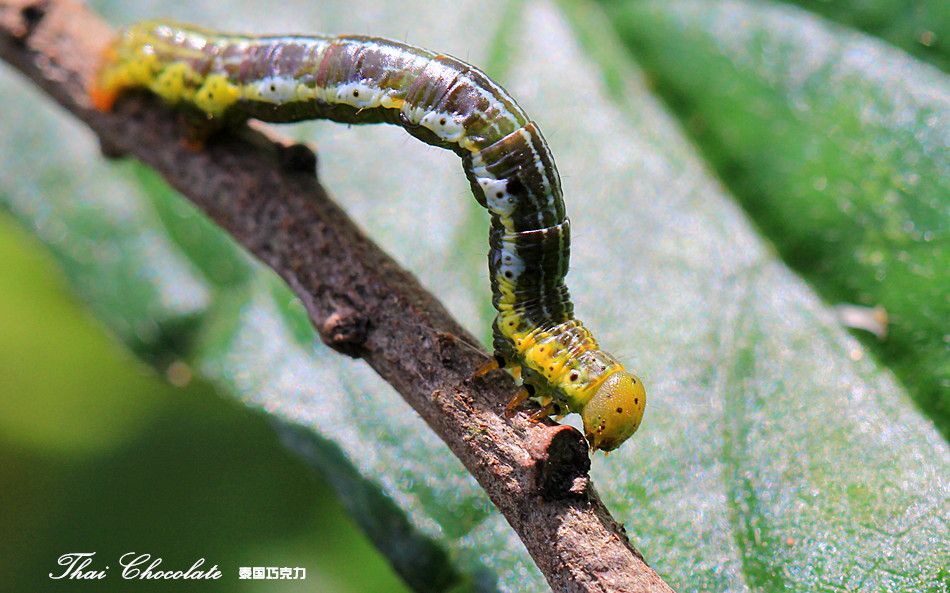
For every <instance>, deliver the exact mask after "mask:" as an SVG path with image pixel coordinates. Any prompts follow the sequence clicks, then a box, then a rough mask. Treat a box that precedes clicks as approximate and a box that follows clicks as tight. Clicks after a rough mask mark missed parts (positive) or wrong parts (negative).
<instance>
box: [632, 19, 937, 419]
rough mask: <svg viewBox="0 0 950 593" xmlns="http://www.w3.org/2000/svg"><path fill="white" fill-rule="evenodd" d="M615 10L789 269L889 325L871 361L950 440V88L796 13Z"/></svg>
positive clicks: (907, 61) (927, 72)
mask: <svg viewBox="0 0 950 593" xmlns="http://www.w3.org/2000/svg"><path fill="white" fill-rule="evenodd" d="M617 6H618V5H615V8H617ZM617 10H618V12H617V18H616V19H614V21H613V22H614V23H615V25H616V26H617V27H618V29H620V30H621V31H622V32H623V35H624V38H625V39H627V40H629V42H630V43H631V45H634V46H636V47H637V48H640V49H641V50H642V51H641V52H640V54H641V55H642V56H643V59H644V60H645V61H646V62H647V63H648V64H650V68H651V72H654V73H655V75H656V77H657V78H658V79H659V80H661V81H662V85H663V87H664V88H666V89H668V90H669V94H670V95H671V96H673V97H674V100H675V101H677V104H678V105H680V106H681V108H682V111H683V112H684V114H685V117H687V118H688V119H689V121H690V123H691V126H692V128H693V129H695V130H697V136H698V137H699V139H700V141H701V142H702V143H703V146H704V148H705V149H706V153H707V155H708V156H709V158H710V159H711V160H712V161H713V162H714V163H715V164H716V166H717V167H718V169H719V170H720V171H722V174H723V176H724V178H725V180H726V182H727V183H728V184H729V185H730V186H731V187H732V188H733V189H734V191H735V193H736V194H737V196H738V197H739V198H740V199H741V200H742V203H743V205H744V206H745V207H746V208H747V209H748V210H749V212H750V213H751V214H752V215H753V216H754V217H755V220H756V222H757V223H758V224H759V226H760V227H761V228H762V229H763V231H764V232H766V233H767V234H768V235H769V237H770V238H771V239H772V240H773V241H774V243H775V244H776V246H777V247H778V249H779V250H780V251H781V253H782V254H783V256H784V257H785V259H786V260H787V261H788V262H789V263H790V264H791V265H792V266H793V267H795V268H797V269H798V270H800V271H801V273H802V274H803V275H804V276H805V277H806V278H807V279H808V280H809V281H810V282H812V283H813V284H814V285H815V287H816V288H817V289H818V290H819V291H820V292H821V293H822V295H823V296H824V297H825V298H826V299H827V300H828V301H830V302H833V303H834V302H844V303H857V304H860V305H863V306H865V307H878V306H879V307H882V308H883V309H884V310H885V311H886V312H887V315H888V317H889V319H890V324H889V328H888V332H887V336H886V340H883V341H871V340H868V343H869V345H870V347H871V348H872V349H873V350H874V351H875V353H876V354H877V355H879V356H880V357H881V359H882V360H883V361H884V362H885V363H886V364H887V365H888V366H889V367H890V368H891V369H892V370H894V371H895V372H896V373H897V374H898V375H899V376H900V378H901V380H902V381H904V382H905V383H906V384H907V385H908V386H909V387H910V389H911V390H912V393H913V394H914V396H915V397H916V399H917V400H918V401H919V403H920V405H921V407H923V408H924V409H925V410H926V411H927V412H928V413H929V414H931V415H932V417H933V419H934V420H935V421H936V422H937V424H938V426H940V427H941V429H942V431H943V433H944V435H945V436H946V435H950V333H948V322H950V176H948V172H950V158H948V152H947V149H946V147H947V146H948V144H950V117H948V115H947V114H948V113H950V79H948V77H947V75H946V74H945V73H943V72H940V71H937V70H935V69H933V68H931V67H929V66H927V65H925V64H922V63H920V62H917V61H915V60H914V59H912V58H910V57H909V56H907V55H904V54H903V53H902V52H900V51H897V50H895V49H894V48H892V47H889V46H887V45H886V44H883V43H881V42H880V41H876V40H874V39H871V38H868V37H866V36H863V35H860V34H857V33H855V32H853V31H848V30H846V29H843V28H841V27H840V26H836V25H833V24H831V23H828V22H825V21H823V20H821V19H818V18H815V17H814V16H812V15H809V14H807V13H804V12H802V11H799V10H796V9H794V8H789V7H782V6H771V7H770V6H769V5H767V4H745V3H739V2H736V3H719V4H717V5H715V6H713V5H710V4H703V3H686V2H681V3H659V2H656V3H652V2H646V3H642V2H630V3H627V4H625V5H624V7H623V8H618V9H617ZM659 32H662V33H661V34H660V33H659Z"/></svg>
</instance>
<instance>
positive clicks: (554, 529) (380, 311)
mask: <svg viewBox="0 0 950 593" xmlns="http://www.w3.org/2000/svg"><path fill="white" fill-rule="evenodd" d="M111 36H112V32H111V31H110V30H109V28H108V27H107V26H106V25H105V24H103V23H102V22H101V21H100V20H99V19H98V18H97V17H96V16H95V15H93V14H92V13H90V12H89V11H88V10H87V9H86V8H85V7H83V6H81V5H77V4H75V3H73V2H69V1H67V0H0V55H2V57H3V58H4V59H6V60H7V61H8V62H10V63H11V64H13V65H14V66H16V67H17V68H18V69H20V70H21V71H22V72H23V73H24V74H26V76H28V77H29V78H30V79H31V80H33V82H35V83H36V84H37V85H39V86H40V87H42V88H43V89H44V90H45V91H46V92H47V93H49V94H50V95H51V96H52V97H53V98H55V99H56V100H57V101H59V102H60V103H61V104H62V105H63V106H64V107H66V108H67V109H68V110H69V111H71V112H73V113H74V114H75V115H76V116H77V117H78V118H79V119H81V120H82V121H84V122H85V123H86V124H87V125H88V126H89V127H90V128H91V129H92V131H93V132H94V133H95V134H97V135H98V137H99V138H100V141H101V144H102V146H103V150H104V152H106V153H107V154H109V155H112V156H118V155H125V154H130V155H134V156H135V157H136V158H139V159H141V160H142V161H144V162H145V163H147V164H149V165H150V166H152V167H154V168H155V169H156V170H157V171H159V172H160V173H161V174H162V175H163V176H164V177H165V179H166V180H168V182H169V183H170V184H171V185H173V186H174V187H175V188H176V189H178V191H180V192H181V193H182V194H184V195H185V196H187V197H188V198H189V199H190V200H191V201H192V202H194V203H195V204H196V205H197V206H198V207H199V208H200V209H201V210H203V211H204V212H206V213H207V214H208V215H209V216H210V217H211V218H213V219H214V220H215V221H216V222H217V223H218V224H219V225H221V226H222V227H223V228H225V229H226V230H227V231H228V232H230V233H231V234H232V235H233V236H234V237H235V238H236V239H237V240H238V241H239V242H240V243H242V244H243V245H244V246H245V247H247V249H249V250H250V251H251V252H253V253H254V254H255V255H256V256H257V257H258V258H260V259H261V260H263V261H264V262H265V263H267V265H269V266H270V267H272V268H273V269H274V270H276V271H277V272H278V273H279V274H280V275H281V276H282V277H283V278H284V279H285V280H286V281H287V283H288V284H289V285H290V287H291V289H292V290H293V291H294V293H296V294H297V296H299V297H300V299H301V300H302V301H303V303H304V304H305V306H306V309H307V311H308V313H309V315H310V319H311V320H312V322H313V324H314V326H315V327H316V328H317V330H318V331H319V333H320V336H321V337H322V338H323V340H324V342H326V343H327V344H328V345H330V346H331V347H333V348H335V349H337V350H339V351H341V352H343V353H346V354H348V355H350V356H356V357H359V358H362V359H363V360H365V361H366V362H367V363H368V364H369V365H370V366H372V367H373V369H375V370H376V372H378V373H379V375H380V376H381V377H383V378H384V379H385V380H386V381H388V382H389V383H390V384H392V385H393V386H394V387H395V388H396V389H397V390H398V391H399V393H401V394H402V396H403V397H404V398H405V399H406V401H407V402H408V403H409V404H410V405H411V406H412V407H413V408H414V409H415V410H416V411H417V412H418V413H419V415H420V416H422V418H423V419H425V421H426V422H427V423H428V424H429V425H430V426H431V427H432V428H433V430H435V432H436V433H437V434H438V435H439V437H441V438H442V440H444V441H445V442H446V444H448V446H449V448H450V449H451V450H452V452H453V453H454V454H455V455H457V456H458V458H459V459H460V460H461V461H462V463H463V464H464V465H465V467H466V468H467V469H468V471H470V472H471V473H472V475H473V476H474V477H475V478H476V479H477V480H478V482H479V484H481V486H482V487H483V488H484V489H485V491H486V492H487V493H488V496H489V497H490V498H491V500H492V502H494V504H495V505H496V506H497V507H498V508H499V509H500V510H501V512H502V513H503V514H504V516H505V517H506V518H507V520H508V522H509V523H510V524H511V526H512V527H513V528H514V529H515V531H516V532H517V533H518V535H519V536H520V537H521V539H522V541H523V542H524V544H525V546H526V547H527V549H528V551H529V552H530V554H531V556H532V557H533V558H534V560H535V562H536V563H537V564H538V566H539V567H540V569H541V571H542V572H543V573H544V575H545V577H546V578H547V580H548V583H549V584H550V585H551V588H552V589H554V590H555V591H558V592H562V591H563V592H585V591H586V592H593V591H597V592H608V591H617V592H621V591H622V592H625V593H631V592H656V591H664V592H669V591H671V590H670V588H669V587H668V586H667V585H665V584H664V583H663V582H662V581H661V580H660V578H659V577H658V576H657V575H656V573H655V572H654V571H653V570H652V569H650V568H649V567H648V566H647V565H646V564H645V563H644V562H643V559H642V557H641V556H640V554H639V553H637V552H636V551H635V550H634V549H633V548H632V547H631V545H630V542H629V540H628V539H627V536H626V534H625V532H624V529H623V526H622V525H621V524H619V523H618V522H617V521H615V520H614V519H613V518H612V517H611V516H610V514H609V513H608V512H607V510H606V508H605V507H604V505H603V503H602V502H601V501H600V499H599V498H598V496H597V494H596V493H595V491H594V489H593V486H592V485H591V484H590V481H589V477H588V470H589V468H590V460H589V458H588V456H587V450H586V444H585V442H584V439H583V437H582V436H581V435H580V433H578V432H577V431H576V430H574V429H573V428H570V427H566V426H557V425H551V424H550V423H534V422H530V421H529V420H527V418H526V415H525V414H518V415H516V416H515V417H514V418H511V419H506V418H505V416H504V410H503V408H504V406H505V404H506V403H507V399H508V398H509V397H510V394H512V393H513V392H514V390H515V388H516V387H515V385H514V383H513V381H512V379H511V378H510V377H507V376H506V375H505V374H503V373H492V374H490V375H488V376H486V377H485V378H484V379H476V380H471V377H472V375H473V372H474V371H475V369H477V368H479V367H480V366H481V365H482V364H483V363H484V362H485V361H486V360H487V356H486V354H485V353H484V352H481V351H476V350H474V349H473V348H472V347H471V346H470V344H476V343H477V341H476V340H475V339H474V338H473V337H472V336H470V335H469V334H468V333H467V332H466V331H465V330H464V329H462V328H461V326H459V324H458V323H457V322H456V321H454V320H453V319H452V318H451V316H450V315H449V314H448V313H447V312H446V311H445V309H444V308H443V307H442V305H441V304H440V303H439V302H438V301H436V300H435V298H434V297H432V296H431V295H429V294H428V293H426V292H425V291H424V290H423V289H422V288H421V287H420V286H419V284H418V283H417V282H416V280H415V279H414V278H412V276H410V275H409V274H408V273H406V272H405V271H403V270H402V269H400V268H399V267H398V266H397V264H396V263H395V262H394V261H393V260H392V259H390V258H389V257H388V256H387V255H385V254H384V253H383V252H382V251H381V250H380V249H379V248H378V247H376V245H374V244H373V243H372V242H371V241H370V240H369V239H368V238H366V237H365V236H364V235H363V234H362V233H361V232H360V231H359V230H358V229H357V228H356V227H355V226H354V224H353V223H352V222H351V221H350V220H349V219H348V218H347V216H346V215H345V214H344V213H343V211H342V210H340V208H338V207H337V206H336V205H335V204H333V203H332V202H331V201H330V200H329V199H328V198H327V196H326V194H325V192H324V190H323V189H322V188H321V187H320V185H319V184H318V183H317V180H316V178H315V174H314V162H315V161H314V157H313V155H312V153H310V152H309V151H308V150H307V149H305V148H303V147H301V146H286V145H284V144H281V143H275V142H274V141H272V140H268V139H266V138H264V137H263V136H262V135H261V134H259V133H256V132H251V131H249V130H246V129H245V130H242V131H241V133H240V134H239V135H236V134H225V135H223V136H221V137H218V138H215V139H214V140H213V141H212V142H211V143H209V145H208V146H207V147H206V149H204V150H201V151H199V152H190V151H187V150H185V149H184V147H183V143H182V130H181V127H180V126H179V122H178V120H177V118H176V116H175V114H174V113H172V112H171V111H170V110H168V109H166V108H164V107H162V106H160V105H158V104H157V103H156V102H155V101H153V100H149V99H148V98H137V99H132V100H126V101H121V102H120V103H119V105H118V108H117V111H116V112H115V113H111V114H103V113H99V112H97V111H95V110H93V109H92V108H91V107H90V105H89V102H88V100H87V98H86V93H85V83H86V81H87V80H88V79H89V77H90V75H91V74H92V70H93V69H94V67H95V64H96V62H97V59H98V55H99V53H100V51H101V49H102V46H103V44H104V43H105V42H107V41H108V40H109V39H110V38H111Z"/></svg>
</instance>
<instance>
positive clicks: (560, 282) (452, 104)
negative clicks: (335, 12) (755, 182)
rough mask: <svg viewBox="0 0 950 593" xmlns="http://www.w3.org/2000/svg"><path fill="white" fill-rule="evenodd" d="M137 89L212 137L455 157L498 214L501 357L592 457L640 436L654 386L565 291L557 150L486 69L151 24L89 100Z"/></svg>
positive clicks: (105, 71) (105, 70) (115, 54)
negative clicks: (274, 131) (336, 143)
mask: <svg viewBox="0 0 950 593" xmlns="http://www.w3.org/2000/svg"><path fill="white" fill-rule="evenodd" d="M131 88H146V89H149V90H151V91H152V92H154V93H156V94H157V95H159V96H161V97H162V98H163V99H164V100H165V101H167V102H168V103H170V104H173V105H181V106H182V108H183V109H186V110H189V111H190V112H192V113H193V114H196V115H197V116H198V120H200V122H201V123H200V128H201V130H203V131H204V132H205V133H211V132H213V131H214V130H216V129H220V128H221V127H222V126H227V125H236V124H240V123H241V122H243V121H245V120H246V119H248V118H256V119H259V120H263V121H267V122H295V121H301V120H306V119H317V118H319V119H329V120H332V121H336V122H342V123H349V124H369V123H391V124H396V125H400V126H402V127H403V128H405V129H406V130H407V131H408V132H409V133H410V134H412V135H413V136H415V137H417V138H419V139H420V140H422V141H423V142H426V143H428V144H432V145H434V146H439V147H442V148H447V149H450V150H452V151H454V152H455V153H456V154H458V155H459V156H461V157H462V166H463V169H464V171H465V175H466V176H467V178H468V180H469V182H470V184H471V187H472V193H473V194H474V195H475V199H476V200H478V203H479V204H481V205H482V206H483V207H485V208H487V209H488V211H489V213H490V214H491V234H490V237H489V245H490V251H489V258H488V260H489V271H490V275H491V285H492V303H493V304H494V306H495V309H497V311H498V315H497V316H496V318H495V322H494V348H495V355H496V359H500V360H502V361H504V364H505V365H507V366H509V367H520V369H521V375H522V379H523V381H524V383H525V385H526V386H529V387H530V388H531V389H530V391H531V392H532V393H533V397H536V398H537V399H539V400H540V401H541V403H542V405H543V406H544V407H543V408H542V410H543V413H546V414H558V413H560V411H561V410H563V409H566V410H569V411H571V412H576V413H578V414H580V415H581V417H582V419H583V422H584V428H585V432H586V436H587V439H588V442H589V443H590V447H591V449H592V450H598V449H599V450H603V451H610V450H613V449H616V448H617V447H618V446H620V444H621V443H623V442H624V441H625V440H627V439H628V438H629V437H630V436H631V435H632V434H633V433H634V432H636V430H637V428H638V427H639V426H640V420H641V419H642V417H643V410H644V406H645V404H646V396H645V392H644V389H643V385H642V383H641V382H640V380H639V379H637V378H636V377H635V376H633V375H632V374H630V373H628V372H627V371H625V370H624V367H623V365H622V364H621V363H620V362H619V361H617V360H616V359H615V358H614V357H613V356H611V355H610V354H608V353H606V352H604V351H603V350H601V349H600V347H599V345H598V343H597V340H596V339H595V338H594V337H593V335H592V334H591V333H590V331H589V330H588V329H587V328H586V327H585V326H584V325H583V324H582V323H581V322H580V321H578V320H577V319H575V318H574V307H573V304H572V303H571V300H570V296H569V293H568V290H567V286H566V285H565V283H564V278H565V276H566V275H567V271H568V259H569V255H570V242H571V239H570V236H571V233H570V223H569V221H568V219H567V215H566V212H565V209H564V201H563V199H562V196H561V182H560V177H559V176H558V172H557V168H556V166H555V164H554V159H553V157H552V156H551V152H550V150H549V149H548V146H547V143H546V142H545V140H544V137H543V136H542V135H541V132H540V130H539V129H538V126H537V125H536V124H535V123H534V122H532V121H531V120H529V119H528V116H527V115H526V114H525V113H524V111H523V110H522V109H521V107H519V106H518V104H517V103H515V101H514V99H512V98H511V96H510V95H508V93H507V92H506V91H505V90H504V89H503V88H501V86H499V85H498V84H496V83H495V82H493V81H492V80H491V79H490V78H488V76H486V75H485V74H484V73H482V72H481V71H480V70H478V69H477V68H475V67H474V66H471V65H469V64H466V63H465V62H462V61H461V60H458V59H456V58H453V57H450V56H446V55H442V54H437V53H434V52H431V51H428V50H425V49H421V48H418V47H413V46H410V45H407V44H404V43H400V42H397V41H391V40H387V39H382V38H378V37H366V36H359V35H353V36H340V37H331V36H307V37H305V36H273V37H250V36H240V35H223V34H218V33H214V32H211V31H206V30H203V29H199V28H195V27H188V26H182V25H178V24H173V23H165V22H155V21H149V22H144V23H140V24H137V25H134V26H132V27H130V28H128V29H126V30H125V31H123V32H122V33H121V34H120V35H119V36H118V37H117V38H116V40H115V41H114V43H113V44H112V45H111V46H110V47H109V49H108V50H107V52H106V55H105V56H104V58H103V63H102V66H101V68H100V71H99V74H98V77H97V78H96V80H95V81H94V83H93V85H92V88H91V90H90V95H91V97H92V100H93V103H94V104H95V105H96V106H97V107H98V108H99V109H102V110H109V109H111V107H112V105H113V103H114V101H115V100H116V98H117V97H118V96H119V95H120V94H121V93H122V92H123V91H125V90H127V89H131Z"/></svg>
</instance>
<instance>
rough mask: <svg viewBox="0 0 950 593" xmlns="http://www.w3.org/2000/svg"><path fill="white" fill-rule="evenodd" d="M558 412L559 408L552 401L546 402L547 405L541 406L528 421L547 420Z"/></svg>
mask: <svg viewBox="0 0 950 593" xmlns="http://www.w3.org/2000/svg"><path fill="white" fill-rule="evenodd" d="M559 411H560V407H559V406H558V405H557V404H556V403H554V402H553V401H551V402H548V403H547V404H545V405H543V406H541V409H540V410H538V411H537V412H534V413H533V414H531V415H530V416H528V420H530V421H532V422H539V421H540V420H541V419H542V418H548V417H549V416H551V415H553V414H557V413H559Z"/></svg>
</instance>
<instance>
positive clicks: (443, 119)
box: [439, 117, 445, 126]
mask: <svg viewBox="0 0 950 593" xmlns="http://www.w3.org/2000/svg"><path fill="white" fill-rule="evenodd" d="M439 125H440V126H444V125H445V118H444V117H443V118H442V119H440V120H439Z"/></svg>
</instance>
